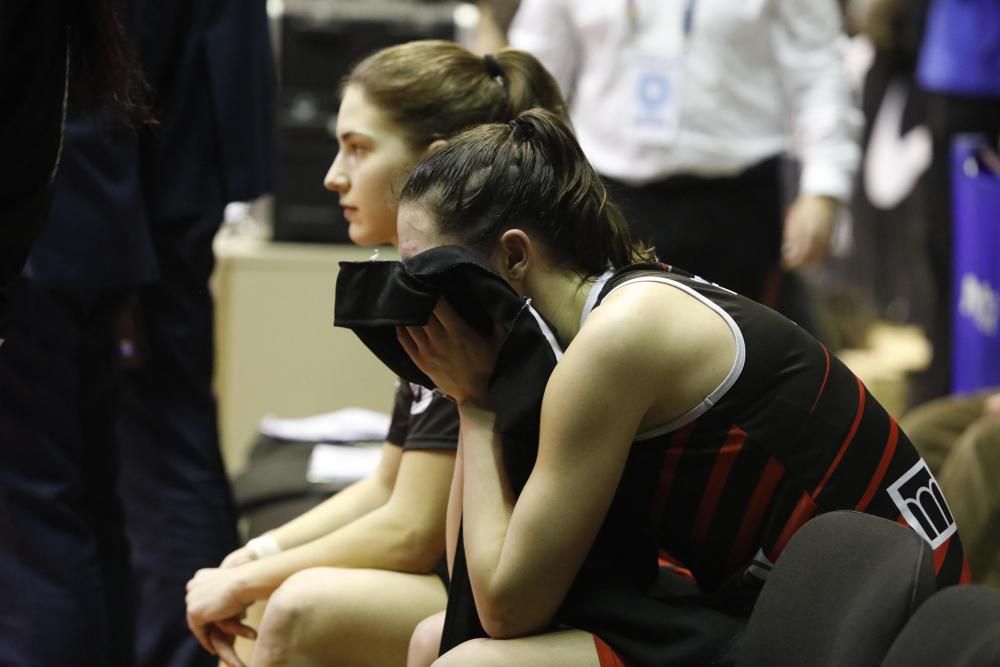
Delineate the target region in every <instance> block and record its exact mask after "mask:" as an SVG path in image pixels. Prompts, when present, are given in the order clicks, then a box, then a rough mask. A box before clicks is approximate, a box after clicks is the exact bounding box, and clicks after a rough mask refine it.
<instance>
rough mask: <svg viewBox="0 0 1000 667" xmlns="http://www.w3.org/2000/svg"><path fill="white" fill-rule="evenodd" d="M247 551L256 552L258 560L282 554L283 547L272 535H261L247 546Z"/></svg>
mask: <svg viewBox="0 0 1000 667" xmlns="http://www.w3.org/2000/svg"><path fill="white" fill-rule="evenodd" d="M246 547H247V549H249V550H250V551H252V552H254V555H256V556H257V558H266V557H267V556H273V555H274V554H278V553H281V545H280V544H278V541H277V540H276V539H274V538H273V537H271V536H270V535H260V536H258V537H255V538H253V539H252V540H250V541H249V542H247V544H246Z"/></svg>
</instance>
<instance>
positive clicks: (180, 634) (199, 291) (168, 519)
mask: <svg viewBox="0 0 1000 667" xmlns="http://www.w3.org/2000/svg"><path fill="white" fill-rule="evenodd" d="M221 219H222V211H221V210H218V211H213V212H212V213H211V214H205V215H197V216H191V217H186V218H172V219H169V220H162V219H161V220H153V221H151V222H152V231H153V241H154V246H155V248H156V253H157V260H158V263H159V267H160V279H159V280H158V281H156V282H154V283H151V284H148V285H144V286H141V287H140V288H139V291H138V295H137V298H136V300H135V304H134V306H133V308H131V309H130V311H129V317H128V318H127V321H128V323H129V325H130V326H127V327H126V330H127V331H128V332H130V333H129V334H128V335H127V336H126V338H127V340H126V345H125V349H126V352H128V353H130V358H128V359H127V360H126V365H127V368H126V370H125V382H124V387H123V391H122V398H123V400H122V411H121V416H120V419H119V422H118V434H119V437H120V441H121V443H122V447H121V455H122V458H121V463H122V480H121V491H122V496H123V498H124V501H125V507H126V514H127V518H128V535H129V539H130V541H131V543H132V560H133V570H134V577H135V579H134V581H135V590H136V593H137V598H136V622H137V630H136V631H137V653H138V659H137V662H136V664H137V665H138V666H139V667H195V666H200V665H205V666H206V667H207V666H209V665H212V666H213V667H214V665H216V664H217V659H215V658H213V657H212V656H210V655H209V654H208V653H206V652H205V651H204V650H203V649H202V648H201V647H200V645H199V644H198V643H197V641H196V640H195V639H194V636H193V635H191V633H190V631H188V629H187V624H186V622H185V603H184V595H185V589H184V584H185V583H186V582H187V581H188V579H190V578H191V577H192V576H193V575H194V573H195V571H196V570H197V569H198V568H201V567H214V566H217V565H218V564H219V562H220V561H221V560H222V559H223V558H224V557H225V556H226V554H228V553H229V552H230V551H232V550H233V549H235V548H236V546H237V535H236V515H235V510H234V507H233V502H232V496H231V492H230V487H229V483H228V480H227V477H226V474H225V470H224V467H223V462H222V456H221V453H220V449H219V438H218V429H217V426H216V401H215V396H214V394H213V392H212V368H213V349H214V341H213V303H212V297H211V294H210V293H209V289H208V281H209V277H210V275H211V272H212V267H213V263H214V262H213V254H212V238H213V236H214V234H215V231H216V230H217V229H218V227H219V223H220V221H221Z"/></svg>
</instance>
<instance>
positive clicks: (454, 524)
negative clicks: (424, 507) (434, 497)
mask: <svg viewBox="0 0 1000 667" xmlns="http://www.w3.org/2000/svg"><path fill="white" fill-rule="evenodd" d="M462 461H463V456H462V443H461V442H459V443H458V450H457V451H456V452H455V473H454V475H453V476H452V478H451V489H450V490H449V492H448V513H447V515H446V521H445V553H447V555H448V575H449V577H450V576H451V573H452V572H453V571H454V567H455V551H456V550H457V549H458V529H459V526H460V525H461V523H462V489H463V481H462V480H463V479H464V477H465V476H464V474H463V472H462V466H463V465H464V464H463V463H462Z"/></svg>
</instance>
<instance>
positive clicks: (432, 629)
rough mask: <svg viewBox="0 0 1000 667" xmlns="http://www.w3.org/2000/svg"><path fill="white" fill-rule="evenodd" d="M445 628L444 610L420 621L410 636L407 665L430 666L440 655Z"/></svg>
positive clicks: (414, 666) (416, 666)
mask: <svg viewBox="0 0 1000 667" xmlns="http://www.w3.org/2000/svg"><path fill="white" fill-rule="evenodd" d="M443 630H444V612H443V611H442V612H438V613H437V614H434V615H433V616H428V617H427V618H425V619H424V620H422V621H420V623H419V624H417V628H416V630H414V631H413V635H412V636H411V637H410V650H409V652H408V653H407V654H406V667H430V665H431V663H433V662H434V659H435V658H437V657H438V651H439V650H440V648H441V632H442V631H443Z"/></svg>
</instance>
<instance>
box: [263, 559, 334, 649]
mask: <svg viewBox="0 0 1000 667" xmlns="http://www.w3.org/2000/svg"><path fill="white" fill-rule="evenodd" d="M314 578H315V573H314V572H313V571H311V570H303V571H301V572H296V573H295V574H293V575H292V576H290V577H289V578H288V579H286V580H285V581H284V583H282V584H281V586H279V587H278V588H277V590H275V591H274V593H272V594H271V597H270V598H269V599H268V601H267V606H266V607H265V608H264V616H263V618H262V619H261V622H260V628H259V630H258V633H257V645H256V648H255V650H254V662H255V664H265V665H267V664H271V663H273V662H286V661H289V660H291V659H292V658H293V657H294V656H295V655H297V654H298V651H299V649H300V648H301V646H300V645H301V644H302V643H303V641H304V639H305V638H306V637H307V636H308V631H307V629H306V628H305V627H304V625H305V624H306V623H307V622H308V620H309V619H310V618H311V617H312V616H313V614H314V612H315V610H316V609H317V608H318V607H319V606H320V605H321V604H322V605H324V606H325V605H328V604H329V600H322V601H321V600H320V599H319V596H317V595H316V586H315V585H314V583H313V580H314Z"/></svg>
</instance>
